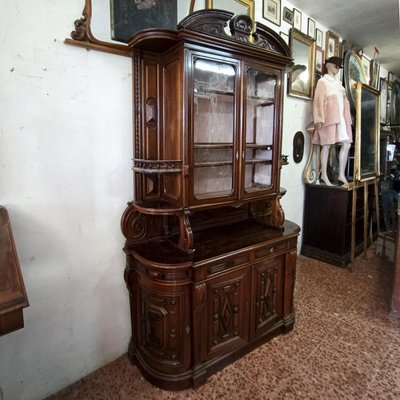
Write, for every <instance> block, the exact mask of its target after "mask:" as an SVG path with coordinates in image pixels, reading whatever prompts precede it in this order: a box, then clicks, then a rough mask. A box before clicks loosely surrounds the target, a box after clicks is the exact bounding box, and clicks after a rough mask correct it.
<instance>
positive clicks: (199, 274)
mask: <svg viewBox="0 0 400 400" xmlns="http://www.w3.org/2000/svg"><path fill="white" fill-rule="evenodd" d="M249 259H250V253H249V252H247V253H243V254H239V255H235V256H231V257H224V258H220V259H218V260H215V261H211V262H205V263H204V264H197V265H195V266H194V269H195V278H194V280H195V281H197V282H198V281H201V280H204V279H207V278H210V277H213V276H217V275H218V274H220V273H222V272H224V271H227V270H229V269H232V268H235V267H238V266H241V265H244V264H246V263H248V262H249Z"/></svg>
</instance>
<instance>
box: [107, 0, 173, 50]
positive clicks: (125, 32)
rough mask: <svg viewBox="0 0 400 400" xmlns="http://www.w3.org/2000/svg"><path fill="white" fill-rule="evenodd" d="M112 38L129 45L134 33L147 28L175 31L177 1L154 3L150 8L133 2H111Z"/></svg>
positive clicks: (127, 0) (116, 0) (165, 0)
mask: <svg viewBox="0 0 400 400" xmlns="http://www.w3.org/2000/svg"><path fill="white" fill-rule="evenodd" d="M110 7H111V21H110V22H111V38H112V39H113V40H116V41H118V42H124V43H127V42H128V41H129V39H130V38H131V37H132V36H133V34H134V33H136V32H138V31H141V30H143V29H147V28H165V29H172V30H175V29H176V26H177V19H178V9H177V0H164V1H156V2H152V3H150V4H149V5H148V7H141V6H140V3H139V4H137V2H134V1H131V0H111V3H110Z"/></svg>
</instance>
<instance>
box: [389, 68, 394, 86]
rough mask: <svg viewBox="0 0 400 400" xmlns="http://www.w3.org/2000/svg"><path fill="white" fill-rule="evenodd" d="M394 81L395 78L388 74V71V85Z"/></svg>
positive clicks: (390, 73) (391, 73)
mask: <svg viewBox="0 0 400 400" xmlns="http://www.w3.org/2000/svg"><path fill="white" fill-rule="evenodd" d="M395 79H396V78H395V76H394V74H393V72H390V71H389V72H388V82H389V84H390V83H392V82H393V81H394V80H395Z"/></svg>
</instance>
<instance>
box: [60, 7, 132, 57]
mask: <svg viewBox="0 0 400 400" xmlns="http://www.w3.org/2000/svg"><path fill="white" fill-rule="evenodd" d="M91 19H92V1H91V0H85V7H84V9H83V12H82V18H80V19H77V20H75V22H74V25H75V30H74V31H72V32H71V38H72V40H71V39H68V38H67V39H65V41H64V43H66V44H71V45H73V46H80V47H85V48H88V49H93V50H99V51H103V52H106V53H112V54H117V55H121V56H127V57H131V56H132V54H131V52H130V51H129V48H128V46H127V45H123V44H117V43H113V42H111V41H110V42H106V41H103V40H98V39H96V38H95V37H94V36H93V34H92V31H91Z"/></svg>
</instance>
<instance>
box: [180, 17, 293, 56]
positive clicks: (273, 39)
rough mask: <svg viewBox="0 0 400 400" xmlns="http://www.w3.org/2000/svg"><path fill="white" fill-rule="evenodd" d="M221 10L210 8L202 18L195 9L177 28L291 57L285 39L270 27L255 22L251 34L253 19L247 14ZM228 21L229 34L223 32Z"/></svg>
mask: <svg viewBox="0 0 400 400" xmlns="http://www.w3.org/2000/svg"><path fill="white" fill-rule="evenodd" d="M233 15H234V14H233V13H232V12H229V11H222V10H212V12H211V11H210V12H209V13H208V15H207V17H206V18H204V15H203V12H202V11H197V12H195V13H193V14H191V15H189V16H188V17H186V18H185V19H184V20H182V21H181V23H180V24H179V25H178V29H192V30H195V31H199V32H203V33H205V34H208V35H214V36H219V37H222V38H224V39H230V40H235V41H238V42H245V43H248V44H249V45H254V46H256V47H259V48H261V49H264V50H267V51H271V52H276V53H279V54H282V55H284V56H286V57H291V51H290V48H289V46H288V45H287V44H286V43H285V41H284V40H283V39H282V38H281V37H280V36H279V35H277V34H276V33H275V32H274V31H273V30H272V29H269V28H268V27H266V26H265V25H262V24H260V23H256V24H255V27H256V28H255V32H254V33H253V34H252V30H253V21H252V19H251V18H250V17H249V16H248V15H237V16H235V17H233ZM232 17H233V18H232ZM228 21H229V27H230V30H231V36H229V35H227V34H226V32H225V27H226V26H227V23H228Z"/></svg>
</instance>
